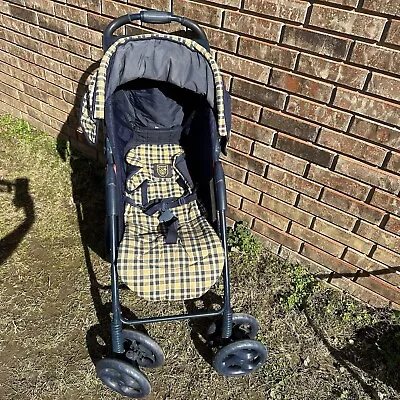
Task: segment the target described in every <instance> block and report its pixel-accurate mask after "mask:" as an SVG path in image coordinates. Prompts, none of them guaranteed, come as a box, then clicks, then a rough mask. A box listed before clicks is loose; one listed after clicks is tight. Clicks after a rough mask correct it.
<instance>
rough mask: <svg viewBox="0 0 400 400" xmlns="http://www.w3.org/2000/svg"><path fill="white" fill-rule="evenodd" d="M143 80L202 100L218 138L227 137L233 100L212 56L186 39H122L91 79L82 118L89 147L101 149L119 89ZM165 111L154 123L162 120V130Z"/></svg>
mask: <svg viewBox="0 0 400 400" xmlns="http://www.w3.org/2000/svg"><path fill="white" fill-rule="evenodd" d="M138 79H139V80H140V79H142V80H143V79H144V80H146V79H148V80H153V81H160V82H165V83H167V84H172V85H175V86H177V87H180V88H183V89H188V90H190V91H192V92H194V93H197V94H199V95H203V96H204V97H205V98H206V99H207V102H208V104H209V105H210V108H211V109H213V110H214V115H215V117H216V125H217V131H218V134H219V136H227V135H228V131H229V128H230V127H229V126H228V125H230V118H229V113H228V112H229V110H227V111H228V112H225V108H224V101H226V100H227V96H228V95H227V93H226V91H225V89H224V86H223V80H222V77H221V74H220V72H219V69H218V67H217V64H216V62H215V61H214V59H213V58H212V56H211V54H210V53H209V52H208V51H207V50H206V49H205V48H203V47H202V46H201V45H199V44H198V43H197V42H195V41H193V40H190V39H187V38H183V37H178V36H173V35H164V34H149V35H138V36H128V37H122V38H120V39H118V40H117V41H116V42H115V43H114V44H113V45H112V46H110V48H109V49H108V50H107V51H106V53H105V54H104V56H103V58H102V60H101V63H100V67H99V69H98V70H97V71H96V72H95V73H94V74H93V76H92V77H91V80H90V83H89V90H88V92H87V93H86V94H85V96H84V99H83V107H82V112H81V125H82V128H83V130H84V133H85V135H86V137H87V139H88V140H89V142H91V143H92V144H96V143H97V125H98V121H99V120H102V119H104V116H105V107H106V105H107V102H108V101H110V99H111V98H112V95H113V93H114V92H115V91H116V90H117V88H118V87H121V86H122V85H124V84H126V83H129V82H132V81H135V80H138ZM139 102H146V98H145V97H142V98H140V99H139ZM165 105H166V104H164V105H163V104H161V105H160V107H158V109H155V110H154V112H153V115H152V116H151V118H150V119H152V120H154V118H156V117H157V116H158V118H159V121H158V122H160V124H161V127H162V122H163V121H162V117H161V118H160V112H161V111H162V109H163V106H165ZM147 109H148V107H147ZM172 114H173V113H172ZM139 118H141V119H142V123H143V124H145V123H146V122H143V121H144V120H145V119H146V118H145V116H143V115H141V116H139ZM152 122H154V121H152Z"/></svg>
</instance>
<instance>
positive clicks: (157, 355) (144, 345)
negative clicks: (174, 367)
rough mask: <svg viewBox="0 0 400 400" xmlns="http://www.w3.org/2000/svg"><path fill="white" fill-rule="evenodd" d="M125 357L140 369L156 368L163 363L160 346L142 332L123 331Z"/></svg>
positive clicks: (163, 357)
mask: <svg viewBox="0 0 400 400" xmlns="http://www.w3.org/2000/svg"><path fill="white" fill-rule="evenodd" d="M122 335H123V336H124V339H125V343H124V345H125V351H126V352H125V356H126V358H128V359H129V360H131V361H134V362H136V363H137V364H138V365H139V366H140V367H144V368H157V367H161V366H162V365H163V364H164V362H165V356H164V352H163V351H162V349H161V347H160V345H159V344H158V343H157V342H156V341H155V340H153V339H152V338H150V337H149V336H147V335H145V334H144V333H142V332H139V331H134V330H131V329H124V330H123V331H122Z"/></svg>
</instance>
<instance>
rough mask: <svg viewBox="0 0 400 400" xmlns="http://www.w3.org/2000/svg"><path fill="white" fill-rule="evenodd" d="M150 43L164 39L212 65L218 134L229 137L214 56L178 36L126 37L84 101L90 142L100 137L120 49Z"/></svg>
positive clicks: (104, 59)
mask: <svg viewBox="0 0 400 400" xmlns="http://www.w3.org/2000/svg"><path fill="white" fill-rule="evenodd" d="M146 39H162V40H169V41H173V42H176V43H178V44H180V45H183V46H186V47H187V48H188V49H189V50H192V51H196V52H197V53H200V54H202V56H203V57H204V59H205V60H206V61H207V63H208V64H209V66H210V68H211V71H212V73H213V76H214V87H215V107H216V110H217V128H218V133H219V135H220V136H227V134H228V132H227V127H226V122H225V109H224V85H223V79H222V75H221V73H220V71H219V68H218V65H217V63H216V62H215V60H214V59H213V57H212V55H211V53H210V52H208V51H207V50H206V49H205V48H204V47H203V46H201V45H200V44H198V43H197V42H195V41H194V40H191V39H188V38H184V37H180V36H175V35H168V34H162V33H154V34H144V35H137V36H127V37H122V38H120V39H118V40H117V41H115V43H113V44H112V45H111V46H110V47H109V49H108V50H107V51H106V52H105V53H104V56H103V57H102V59H101V63H100V67H99V68H98V69H97V70H96V71H95V72H94V73H93V75H92V78H91V80H90V84H89V88H88V91H87V92H86V94H85V96H84V100H83V105H84V107H83V108H82V111H81V115H82V117H81V124H82V128H83V130H84V132H85V133H86V136H87V138H88V139H89V140H90V141H91V142H93V143H95V142H96V134H97V133H96V123H95V120H100V119H104V106H105V88H106V79H107V69H108V67H109V64H110V60H111V58H112V56H113V54H114V53H115V51H116V50H117V48H118V47H119V46H122V45H124V44H125V43H127V42H129V41H133V40H146Z"/></svg>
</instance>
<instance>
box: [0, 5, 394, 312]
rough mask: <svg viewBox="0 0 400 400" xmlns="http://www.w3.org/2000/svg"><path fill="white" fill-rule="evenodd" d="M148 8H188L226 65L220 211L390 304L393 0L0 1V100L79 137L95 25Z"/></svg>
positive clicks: (97, 38)
mask: <svg viewBox="0 0 400 400" xmlns="http://www.w3.org/2000/svg"><path fill="white" fill-rule="evenodd" d="M146 7H154V8H159V9H163V10H169V11H171V10H172V11H174V12H175V13H177V14H182V15H185V16H186V17H189V18H193V19H195V20H198V21H199V22H200V23H201V24H202V26H203V27H204V29H205V31H206V33H207V35H208V37H209V39H210V41H211V44H212V49H213V52H214V53H215V56H216V58H217V61H218V63H219V64H220V66H221V69H222V71H223V72H224V77H225V81H226V84H227V86H228V88H229V90H230V92H231V94H232V103H233V110H232V111H233V133H232V140H231V144H230V153H229V155H228V157H227V158H226V160H225V161H224V164H225V168H226V173H227V186H228V196H229V220H230V222H232V221H233V220H245V221H247V222H248V223H249V224H250V226H251V227H252V229H253V231H254V232H255V233H256V234H257V235H258V236H259V237H261V238H262V239H263V240H265V241H266V243H267V244H268V246H269V248H270V249H271V250H272V251H273V252H275V253H277V254H279V255H280V256H282V257H287V258H289V259H291V260H293V261H299V262H301V263H302V264H306V265H308V266H309V267H310V268H311V269H312V271H314V272H315V273H317V274H319V276H320V277H321V278H323V279H326V280H327V281H328V282H330V283H331V284H332V285H335V286H336V287H339V288H342V289H345V290H347V291H349V292H350V293H351V294H353V295H354V296H356V297H359V298H361V299H363V300H364V301H366V302H368V303H370V304H372V305H374V306H385V305H387V304H388V303H389V302H391V303H392V305H393V306H394V307H396V308H399V307H400V291H399V287H400V272H399V271H400V240H399V235H400V198H399V192H400V176H399V167H400V152H399V147H400V130H399V126H400V106H399V100H400V87H399V83H400V80H399V71H400V2H399V0H326V1H317V0H315V1H313V0H309V1H302V0H219V1H218V0H210V1H207V2H195V1H188V0H174V1H171V0H128V1H126V0H125V1H122V0H121V1H116V0H114V1H112V0H102V1H100V0H60V1H50V0H13V1H11V0H3V1H0V25H1V28H0V38H1V46H0V62H1V72H0V74H1V75H0V92H1V95H0V109H1V110H2V111H4V112H8V113H12V114H14V115H16V116H19V117H23V118H25V119H27V120H28V121H30V122H31V123H33V124H34V125H36V126H38V127H39V128H41V129H43V130H45V131H47V132H49V133H51V134H53V135H54V136H57V135H63V136H69V137H70V139H71V141H72V143H73V144H74V145H75V146H80V147H82V148H84V144H83V140H82V137H81V135H80V134H79V133H77V132H78V131H77V129H78V121H77V117H76V107H77V104H78V103H79V95H80V94H81V93H82V92H83V90H84V89H85V81H86V79H87V76H88V75H89V73H90V72H91V71H92V70H93V69H94V68H95V67H96V63H95V62H96V61H97V60H98V59H99V58H100V57H101V54H102V52H101V37H102V36H101V32H102V30H103V29H104V27H105V26H106V24H107V23H108V22H109V21H111V19H112V18H113V17H117V16H119V15H121V14H124V13H128V12H135V11H137V10H138V9H141V8H146ZM147 28H150V29H151V28H153V29H166V30H169V31H173V30H176V29H177V25H172V26H168V27H157V26H147V27H146V29H147ZM143 31H145V28H144V27H141V26H139V25H137V24H136V25H135V26H133V27H131V28H129V29H128V33H140V32H143ZM76 94H78V96H76ZM91 151H92V153H91V155H92V156H96V154H95V152H94V151H93V150H91Z"/></svg>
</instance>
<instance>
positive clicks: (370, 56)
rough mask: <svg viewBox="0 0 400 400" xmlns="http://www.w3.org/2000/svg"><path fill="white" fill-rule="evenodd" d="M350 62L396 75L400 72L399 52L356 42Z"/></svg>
mask: <svg viewBox="0 0 400 400" xmlns="http://www.w3.org/2000/svg"><path fill="white" fill-rule="evenodd" d="M350 61H351V62H353V63H355V64H361V65H365V66H366V67H368V68H375V69H378V70H381V71H388V72H393V73H394V74H397V73H398V71H399V70H400V51H396V50H393V49H388V48H384V47H378V46H375V45H372V44H368V43H361V42H356V44H355V46H354V50H353V53H352V55H351V59H350Z"/></svg>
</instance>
